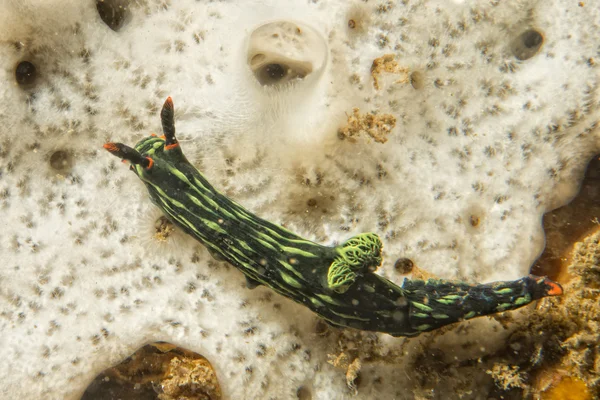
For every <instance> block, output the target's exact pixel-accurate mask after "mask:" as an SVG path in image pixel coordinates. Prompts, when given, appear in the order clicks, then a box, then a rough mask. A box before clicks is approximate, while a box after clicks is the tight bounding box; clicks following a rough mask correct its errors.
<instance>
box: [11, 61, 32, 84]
mask: <svg viewBox="0 0 600 400" xmlns="http://www.w3.org/2000/svg"><path fill="white" fill-rule="evenodd" d="M15 78H16V79H17V83H18V84H19V85H31V84H32V83H33V82H35V78H36V69H35V65H33V64H32V63H31V62H29V61H21V62H20V63H19V64H17V68H16V69H15Z"/></svg>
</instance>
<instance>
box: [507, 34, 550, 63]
mask: <svg viewBox="0 0 600 400" xmlns="http://www.w3.org/2000/svg"><path fill="white" fill-rule="evenodd" d="M542 44H544V36H543V35H542V34H541V33H540V32H539V31H537V30H535V29H528V30H526V31H525V32H523V33H521V34H520V35H519V37H518V38H517V40H516V41H515V42H514V44H513V53H514V55H515V57H516V58H518V59H519V60H527V59H530V58H531V57H533V56H534V55H536V54H537V52H538V51H539V50H540V48H541V47H542Z"/></svg>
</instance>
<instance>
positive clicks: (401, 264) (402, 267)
mask: <svg viewBox="0 0 600 400" xmlns="http://www.w3.org/2000/svg"><path fill="white" fill-rule="evenodd" d="M414 266H415V264H414V263H413V262H412V260H410V259H409V258H399V259H397V260H396V262H395V263H394V268H395V269H396V271H398V272H399V273H401V274H403V275H406V274H408V273H410V272H411V271H412V270H413V267H414Z"/></svg>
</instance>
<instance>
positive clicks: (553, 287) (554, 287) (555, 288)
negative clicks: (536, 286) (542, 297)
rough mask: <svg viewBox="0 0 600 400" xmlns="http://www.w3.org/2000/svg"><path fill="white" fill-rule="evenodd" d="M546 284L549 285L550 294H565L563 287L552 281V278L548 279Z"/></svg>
mask: <svg viewBox="0 0 600 400" xmlns="http://www.w3.org/2000/svg"><path fill="white" fill-rule="evenodd" d="M545 283H546V285H547V286H548V296H560V295H562V294H563V288H562V286H560V285H559V284H558V283H556V282H552V281H551V280H550V279H546V282H545Z"/></svg>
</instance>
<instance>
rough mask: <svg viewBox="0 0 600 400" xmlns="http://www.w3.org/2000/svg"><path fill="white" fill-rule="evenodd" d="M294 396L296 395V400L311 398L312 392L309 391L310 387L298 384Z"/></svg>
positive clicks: (309, 399) (308, 399)
mask: <svg viewBox="0 0 600 400" xmlns="http://www.w3.org/2000/svg"><path fill="white" fill-rule="evenodd" d="M296 396H298V400H311V399H312V393H311V392H310V389H309V388H307V387H306V386H300V387H299V388H298V391H297V392H296Z"/></svg>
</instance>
